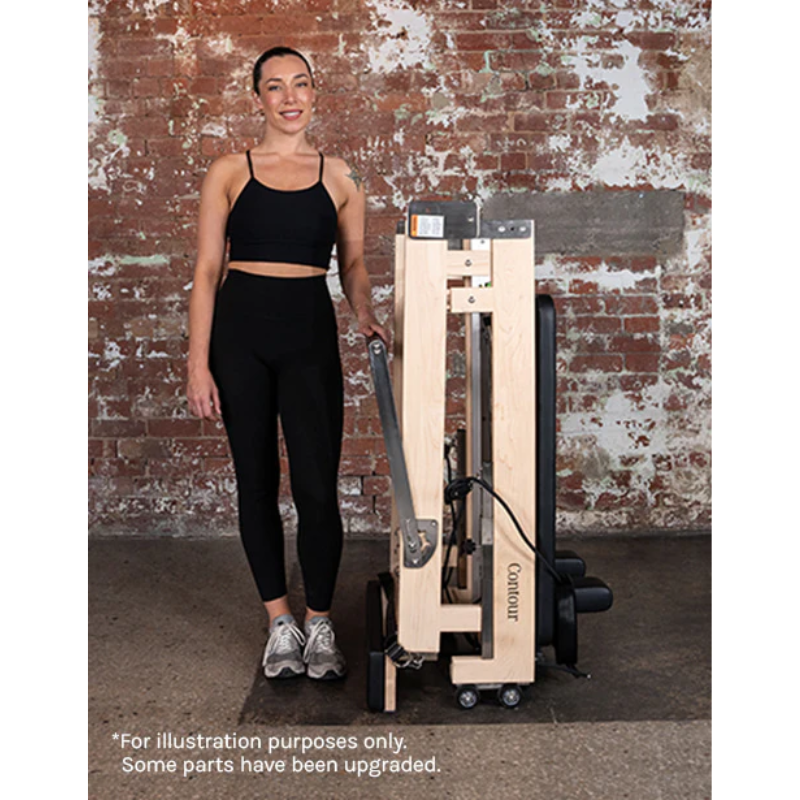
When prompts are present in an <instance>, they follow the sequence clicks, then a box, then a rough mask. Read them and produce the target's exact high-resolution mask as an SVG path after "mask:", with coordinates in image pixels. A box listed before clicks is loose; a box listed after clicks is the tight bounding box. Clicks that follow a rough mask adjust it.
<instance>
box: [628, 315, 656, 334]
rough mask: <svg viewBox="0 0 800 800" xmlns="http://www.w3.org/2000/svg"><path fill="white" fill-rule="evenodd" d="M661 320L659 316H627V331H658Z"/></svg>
mask: <svg viewBox="0 0 800 800" xmlns="http://www.w3.org/2000/svg"><path fill="white" fill-rule="evenodd" d="M660 325H661V320H660V319H659V318H658V317H626V318H625V332H626V333H657V332H658V330H659V329H660Z"/></svg>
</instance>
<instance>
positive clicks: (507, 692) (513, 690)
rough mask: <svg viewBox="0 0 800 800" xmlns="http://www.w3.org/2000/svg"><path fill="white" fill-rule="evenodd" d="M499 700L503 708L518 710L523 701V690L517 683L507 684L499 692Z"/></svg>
mask: <svg viewBox="0 0 800 800" xmlns="http://www.w3.org/2000/svg"><path fill="white" fill-rule="evenodd" d="M497 699H498V701H499V702H500V705H501V706H505V707H506V708H516V707H517V706H518V705H519V704H520V701H521V700H522V689H521V688H520V687H519V686H518V685H517V684H516V683H506V684H505V685H503V686H501V687H500V688H499V689H498V690H497Z"/></svg>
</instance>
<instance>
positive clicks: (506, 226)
mask: <svg viewBox="0 0 800 800" xmlns="http://www.w3.org/2000/svg"><path fill="white" fill-rule="evenodd" d="M532 235H533V220H530V219H483V218H481V224H480V235H479V238H481V239H530V238H531V236H532Z"/></svg>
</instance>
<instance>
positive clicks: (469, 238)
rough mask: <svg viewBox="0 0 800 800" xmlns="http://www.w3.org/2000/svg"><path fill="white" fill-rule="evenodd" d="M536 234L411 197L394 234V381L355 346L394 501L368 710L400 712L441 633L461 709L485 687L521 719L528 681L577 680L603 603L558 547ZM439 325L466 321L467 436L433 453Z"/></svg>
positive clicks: (570, 555) (441, 390) (600, 586)
mask: <svg viewBox="0 0 800 800" xmlns="http://www.w3.org/2000/svg"><path fill="white" fill-rule="evenodd" d="M533 227H534V226H533V221H532V220H484V219H480V218H479V211H478V208H477V206H476V204H475V203H472V202H458V201H441V202H434V201H430V202H428V201H414V202H412V203H411V204H410V206H409V208H408V214H407V217H406V219H404V220H402V221H400V222H399V223H398V226H397V233H396V236H395V276H394V277H395V284H394V286H395V295H394V300H395V307H394V320H395V328H394V340H393V341H394V347H393V349H394V353H393V364H392V367H393V374H392V376H390V374H389V373H390V371H389V363H388V358H387V353H386V347H385V345H384V343H383V341H382V340H381V339H380V338H379V337H378V336H372V337H370V339H369V340H368V342H367V348H368V353H369V360H370V366H371V370H372V377H373V383H374V387H375V393H376V397H377V402H378V408H379V413H380V418H381V425H382V428H383V436H384V440H385V443H386V452H387V456H388V460H389V467H390V472H391V480H392V490H393V503H392V522H391V543H390V564H389V565H388V567H389V568H388V569H387V570H386V571H385V572H382V573H381V574H380V575H379V576H378V579H377V580H372V581H369V583H368V585H367V604H366V612H367V638H368V676H367V704H368V706H369V708H370V709H371V710H374V711H394V710H395V709H396V695H397V680H398V675H399V674H400V673H401V672H402V670H404V669H415V668H420V667H421V666H422V665H423V664H424V662H425V661H429V660H438V658H439V656H440V652H441V649H442V647H441V642H442V637H443V636H449V637H454V638H455V637H459V636H460V638H461V639H463V640H464V642H466V651H465V652H462V653H456V654H454V655H452V656H451V659H450V667H449V669H450V680H451V682H452V683H453V685H454V687H455V693H456V699H457V702H458V704H459V705H460V706H461V707H462V708H472V707H473V706H475V705H476V704H477V703H478V701H479V699H480V696H481V694H480V693H481V691H484V690H491V691H495V692H496V695H497V699H498V701H499V702H500V704H501V705H504V706H506V707H514V706H516V705H518V703H519V702H520V700H521V698H522V693H523V689H525V687H527V686H530V685H531V684H533V683H534V681H535V680H536V672H537V667H539V668H540V669H543V668H546V667H554V668H559V669H565V670H566V671H568V672H570V673H572V674H573V675H575V676H576V677H580V676H584V677H587V676H586V674H585V673H583V672H581V671H580V670H578V669H577V667H576V662H577V658H578V653H577V615H578V614H579V613H585V612H599V611H605V610H607V609H609V608H610V607H611V604H612V601H613V598H612V593H611V590H610V589H609V587H608V586H606V584H605V583H603V581H601V580H600V579H598V578H592V577H587V576H586V574H585V572H586V568H585V564H584V562H583V560H582V559H581V558H580V556H578V555H577V554H576V553H574V552H572V551H564V550H556V547H555V457H556V440H555V421H556V420H555V417H556V400H555V398H556V375H555V373H556V367H555V354H556V347H555V322H556V320H555V307H554V304H553V301H552V298H550V297H549V296H547V295H536V293H535V280H534V230H533ZM448 314H462V315H464V319H465V339H464V341H465V368H466V381H465V383H466V396H465V401H466V414H465V419H466V428H465V429H462V430H459V431H458V433H457V436H456V437H455V440H454V441H447V442H446V441H445V409H446V397H445V389H446V378H447V369H446V359H447V327H448V326H447V319H448V317H447V315H448ZM443 444H444V448H445V453H444V457H445V459H446V461H447V469H448V480H447V481H445V480H444V479H443V471H442V447H443ZM452 449H455V450H456V452H457V469H456V473H457V474H456V476H455V477H454V478H453V477H452V473H451V462H450V452H451V450H452ZM445 503H447V504H448V505H449V506H450V510H451V512H452V519H453V523H452V531H451V532H450V533H448V534H446V535H445V530H444V525H443V510H444V504H445ZM550 646H552V648H553V650H554V653H555V661H553V662H550V663H548V661H547V660H546V659H545V655H544V649H543V648H545V647H550ZM398 671H399V672H398Z"/></svg>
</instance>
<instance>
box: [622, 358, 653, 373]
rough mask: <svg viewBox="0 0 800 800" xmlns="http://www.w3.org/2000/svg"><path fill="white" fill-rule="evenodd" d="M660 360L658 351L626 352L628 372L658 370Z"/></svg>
mask: <svg viewBox="0 0 800 800" xmlns="http://www.w3.org/2000/svg"><path fill="white" fill-rule="evenodd" d="M659 361H660V356H659V354H658V353H626V354H625V369H626V370H628V372H658V371H659Z"/></svg>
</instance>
